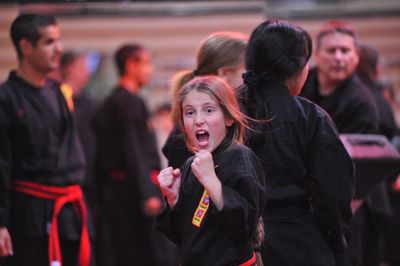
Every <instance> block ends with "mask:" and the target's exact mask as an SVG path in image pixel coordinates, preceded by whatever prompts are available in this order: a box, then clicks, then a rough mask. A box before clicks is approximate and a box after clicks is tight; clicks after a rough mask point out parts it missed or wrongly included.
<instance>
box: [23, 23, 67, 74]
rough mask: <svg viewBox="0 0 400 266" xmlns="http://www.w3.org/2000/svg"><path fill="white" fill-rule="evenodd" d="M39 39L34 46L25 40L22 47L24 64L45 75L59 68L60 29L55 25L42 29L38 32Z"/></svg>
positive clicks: (60, 50) (61, 48) (61, 47)
mask: <svg viewBox="0 0 400 266" xmlns="http://www.w3.org/2000/svg"><path fill="white" fill-rule="evenodd" d="M40 33H41V37H40V39H39V40H38V42H37V44H36V46H35V47H34V46H32V45H31V44H30V43H29V42H27V41H26V40H22V41H21V42H24V46H23V49H22V50H23V54H24V62H26V63H27V64H29V65H30V66H31V67H32V68H33V69H35V70H36V71H38V72H41V73H45V74H47V73H48V72H50V71H52V70H55V69H57V68H58V67H59V64H60V57H61V53H62V51H63V46H62V44H61V40H60V37H61V34H60V28H59V27H58V26H56V25H52V26H48V27H44V28H42V29H41V30H40Z"/></svg>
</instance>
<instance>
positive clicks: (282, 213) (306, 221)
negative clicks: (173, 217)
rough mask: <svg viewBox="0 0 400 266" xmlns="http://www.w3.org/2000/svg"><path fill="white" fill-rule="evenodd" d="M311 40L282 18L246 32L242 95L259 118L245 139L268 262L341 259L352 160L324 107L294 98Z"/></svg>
mask: <svg viewBox="0 0 400 266" xmlns="http://www.w3.org/2000/svg"><path fill="white" fill-rule="evenodd" d="M311 50H312V47H311V39H310V36H309V35H308V33H307V32H306V31H304V30H303V29H301V28H300V27H298V26H295V25H293V24H291V23H288V22H285V21H275V20H269V21H266V22H264V23H262V24H260V25H259V26H258V27H257V28H256V29H255V30H254V31H253V33H252V34H251V37H250V40H249V44H248V49H247V52H246V67H247V72H246V73H245V74H244V76H243V77H244V83H245V85H246V86H245V88H244V89H243V91H242V96H244V97H241V101H243V102H242V103H243V108H244V109H245V112H246V114H247V115H249V116H250V117H252V118H253V119H256V120H267V121H268V122H266V123H257V124H256V125H255V127H256V128H255V130H254V131H251V132H252V133H253V134H251V136H250V138H249V141H248V145H249V146H250V147H251V148H252V149H253V151H254V152H255V153H256V154H257V156H258V158H260V160H261V162H262V164H263V167H264V171H265V184H266V190H267V195H268V204H267V206H266V208H265V211H264V213H263V220H264V224H265V236H266V237H265V241H264V243H263V246H262V249H261V254H262V259H263V261H264V265H266V266H272V265H273V266H275V265H276V266H313V265H319V266H325V265H326V266H328V265H329V266H334V265H340V264H341V263H342V260H343V254H344V252H345V250H346V241H345V239H344V232H345V229H346V227H347V225H348V224H349V221H350V218H351V208H350V202H351V199H352V196H353V183H354V172H353V164H352V160H351V158H350V157H349V155H348V153H347V152H346V150H345V148H344V146H343V145H342V143H341V141H340V139H339V136H338V134H337V131H336V128H335V126H334V124H333V122H332V121H331V119H330V117H329V116H328V115H327V113H326V112H325V111H323V110H322V109H321V108H320V107H318V106H317V105H315V104H314V103H312V102H310V101H308V100H306V99H304V98H301V97H297V95H298V94H299V92H300V90H301V88H302V86H303V84H304V81H305V79H306V77H307V74H308V64H307V63H308V60H309V58H310V56H311Z"/></svg>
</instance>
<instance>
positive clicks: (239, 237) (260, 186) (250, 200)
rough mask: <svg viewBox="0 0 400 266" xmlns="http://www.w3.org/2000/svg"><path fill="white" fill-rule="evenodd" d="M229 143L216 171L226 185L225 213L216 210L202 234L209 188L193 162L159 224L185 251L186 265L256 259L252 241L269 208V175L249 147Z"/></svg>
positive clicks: (186, 167) (217, 152) (211, 209)
mask: <svg viewBox="0 0 400 266" xmlns="http://www.w3.org/2000/svg"><path fill="white" fill-rule="evenodd" d="M228 146H229V145H228V143H227V142H226V140H225V141H224V142H223V143H222V144H220V146H219V147H217V149H216V150H215V151H214V152H213V158H214V165H215V167H216V169H215V171H216V174H217V176H218V178H219V179H220V181H221V183H222V193H223V199H224V207H223V209H222V210H221V211H220V212H218V210H217V208H216V207H215V205H214V204H213V203H212V201H211V200H210V204H211V205H210V207H209V209H208V211H207V212H206V215H205V217H204V219H203V221H202V224H201V225H200V227H199V228H197V227H195V226H194V225H192V218H193V215H194V213H195V210H196V208H197V206H198V205H199V201H200V199H201V196H202V194H203V191H204V188H203V186H202V185H201V184H200V183H199V182H198V180H197V179H196V177H195V176H194V175H193V174H192V172H191V167H190V166H191V162H192V161H193V159H194V157H191V158H189V159H188V160H187V161H186V163H185V164H184V166H183V167H182V169H181V173H182V181H181V187H180V192H179V199H178V202H177V204H176V205H175V207H174V209H172V210H171V209H169V208H168V209H167V210H165V212H164V213H162V214H161V215H160V216H159V217H158V218H157V221H156V228H157V229H158V230H159V231H161V232H162V233H164V234H165V235H166V236H167V237H168V238H169V239H170V240H171V241H173V242H174V243H175V244H177V245H178V246H179V250H180V259H181V263H182V265H190V266H196V265H236V266H237V265H239V264H240V263H243V262H245V261H247V260H248V259H250V258H251V256H252V252H253V247H252V240H253V238H254V235H255V233H256V226H257V223H258V221H259V217H260V215H261V212H262V210H263V208H264V205H265V201H266V197H265V196H266V194H265V188H264V172H263V169H262V166H261V164H260V162H259V160H258V158H257V157H256V156H255V154H254V153H253V152H252V151H251V150H250V149H249V148H247V147H246V146H243V145H238V144H234V145H233V146H232V147H229V148H228Z"/></svg>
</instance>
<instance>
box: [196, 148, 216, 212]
mask: <svg viewBox="0 0 400 266" xmlns="http://www.w3.org/2000/svg"><path fill="white" fill-rule="evenodd" d="M191 167H192V172H193V174H194V175H195V176H196V178H197V179H198V180H199V182H200V183H201V184H202V185H203V187H204V189H205V190H206V191H207V193H208V195H209V196H210V198H211V200H212V201H213V202H214V204H215V206H216V207H217V209H218V211H221V210H222V208H223V207H224V198H223V195H222V184H221V181H220V180H219V179H218V177H217V175H216V173H215V169H214V168H215V167H214V161H213V158H212V155H211V153H210V152H207V151H199V152H197V153H196V157H195V158H194V160H193V162H192V165H191Z"/></svg>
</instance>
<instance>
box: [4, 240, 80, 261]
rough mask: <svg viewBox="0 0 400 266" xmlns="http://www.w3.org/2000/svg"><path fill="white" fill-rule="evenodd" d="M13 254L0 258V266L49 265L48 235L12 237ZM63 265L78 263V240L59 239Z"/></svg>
mask: <svg viewBox="0 0 400 266" xmlns="http://www.w3.org/2000/svg"><path fill="white" fill-rule="evenodd" d="M12 244H13V250H14V256H11V257H7V258H2V259H0V265H1V266H22V265H29V266H46V265H49V255H48V254H49V253H48V237H47V236H46V237H29V238H16V239H12ZM60 246H61V255H62V265H63V266H77V265H78V257H79V254H78V251H79V241H61V243H60Z"/></svg>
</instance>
